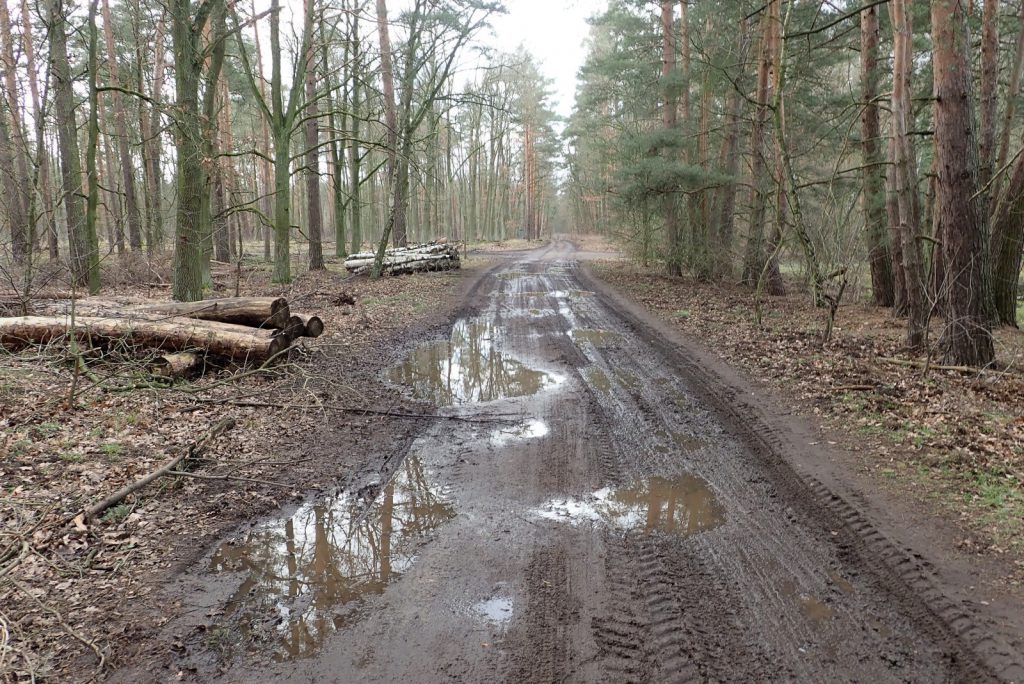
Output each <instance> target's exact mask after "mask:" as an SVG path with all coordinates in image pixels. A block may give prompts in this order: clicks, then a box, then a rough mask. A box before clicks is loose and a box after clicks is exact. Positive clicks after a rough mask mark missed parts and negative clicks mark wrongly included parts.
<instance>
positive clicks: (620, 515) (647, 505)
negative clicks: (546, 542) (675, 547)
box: [537, 475, 725, 537]
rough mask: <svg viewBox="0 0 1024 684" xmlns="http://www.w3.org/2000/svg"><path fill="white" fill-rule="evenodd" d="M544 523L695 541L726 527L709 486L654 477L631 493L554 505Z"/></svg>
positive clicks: (614, 491) (616, 491)
mask: <svg viewBox="0 0 1024 684" xmlns="http://www.w3.org/2000/svg"><path fill="white" fill-rule="evenodd" d="M537 515H538V516H539V517H541V518H546V519H549V520H558V521H563V522H568V523H570V524H579V523H582V522H598V523H602V524H605V525H609V526H611V527H614V528H617V529H620V530H641V531H643V532H647V533H651V532H662V533H666V534H674V535H680V536H684V537H685V536H690V535H694V534H699V533H700V532H705V531H707V530H710V529H713V528H715V527H718V526H719V525H721V524H722V523H723V522H724V520H725V514H724V510H723V509H722V507H721V505H719V503H718V501H717V500H716V499H715V496H714V494H713V493H712V492H711V490H710V489H708V486H707V483H706V482H704V481H703V480H701V479H700V478H698V477H694V476H692V475H680V476H677V477H673V478H664V477H652V478H650V479H648V480H643V481H641V482H637V483H635V484H632V485H630V486H628V487H615V488H612V487H604V488H602V489H599V490H597V491H595V492H593V493H592V494H591V495H590V496H588V497H586V498H584V499H563V500H559V501H552V502H550V503H548V504H546V505H545V506H543V507H541V508H540V509H539V510H538V511H537Z"/></svg>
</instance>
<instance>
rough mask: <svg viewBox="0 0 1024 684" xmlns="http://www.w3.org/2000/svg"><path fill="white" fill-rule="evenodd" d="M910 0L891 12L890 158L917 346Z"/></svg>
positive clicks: (922, 322)
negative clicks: (911, 130)
mask: <svg viewBox="0 0 1024 684" xmlns="http://www.w3.org/2000/svg"><path fill="white" fill-rule="evenodd" d="M910 9H911V8H910V0H893V1H892V2H891V3H890V5H889V13H890V17H891V20H892V25H893V88H892V126H893V133H892V135H893V140H894V142H893V144H892V145H891V146H890V149H891V150H892V152H893V158H892V160H891V163H892V168H893V173H894V174H895V177H896V178H895V190H896V199H897V202H898V204H899V221H900V223H899V226H898V228H897V231H898V234H899V236H900V251H901V253H902V257H903V277H904V282H905V283H906V288H907V317H908V321H907V346H908V347H910V348H911V349H919V348H921V347H922V346H923V345H924V342H925V336H926V334H927V332H928V318H929V315H928V303H927V300H926V296H925V292H926V290H925V274H924V264H923V263H922V260H921V247H920V244H919V243H918V241H917V239H916V238H917V235H918V232H919V231H920V226H921V206H920V204H921V202H920V198H919V197H918V195H917V161H916V158H915V154H914V147H913V143H912V141H911V138H910V133H909V131H910V129H911V126H910V120H911V116H912V111H913V109H912V108H911V92H910V74H911V70H912V68H913V26H912V24H911V17H912V13H911V11H910Z"/></svg>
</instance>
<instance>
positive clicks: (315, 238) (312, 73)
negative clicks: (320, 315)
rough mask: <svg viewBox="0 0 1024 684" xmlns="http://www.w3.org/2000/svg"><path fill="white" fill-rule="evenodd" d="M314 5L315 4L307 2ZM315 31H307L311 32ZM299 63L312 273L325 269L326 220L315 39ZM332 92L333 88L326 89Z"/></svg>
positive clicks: (310, 27)
mask: <svg viewBox="0 0 1024 684" xmlns="http://www.w3.org/2000/svg"><path fill="white" fill-rule="evenodd" d="M306 2H307V3H312V2H313V0H306ZM307 16H309V17H310V18H312V12H309V11H307ZM312 30H313V27H312V26H309V27H307V31H310V32H311V31H312ZM300 59H305V60H306V61H307V64H306V110H305V113H304V116H305V117H306V173H305V176H306V206H307V207H308V209H307V212H306V214H307V226H306V228H307V231H308V232H307V234H308V236H309V270H311V271H321V270H323V268H324V251H323V232H324V227H323V224H324V220H323V209H322V207H321V204H320V124H319V122H318V121H317V116H319V114H318V106H317V101H316V100H317V93H316V69H315V68H314V65H315V64H316V61H317V60H316V51H315V50H314V48H313V41H312V39H310V40H309V44H308V47H307V50H306V54H305V55H304V56H303V57H301V58H300ZM327 87H328V88H330V85H328V86H327Z"/></svg>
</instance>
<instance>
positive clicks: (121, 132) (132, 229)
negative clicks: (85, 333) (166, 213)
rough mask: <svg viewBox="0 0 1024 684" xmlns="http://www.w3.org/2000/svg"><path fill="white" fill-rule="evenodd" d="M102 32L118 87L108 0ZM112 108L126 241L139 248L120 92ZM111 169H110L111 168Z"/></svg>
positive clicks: (139, 224) (111, 75) (139, 217)
mask: <svg viewBox="0 0 1024 684" xmlns="http://www.w3.org/2000/svg"><path fill="white" fill-rule="evenodd" d="M103 34H104V36H105V38H106V44H107V73H108V74H109V78H110V85H111V86H114V87H120V85H121V81H120V78H119V76H118V67H117V52H116V51H115V50H114V28H113V24H112V20H111V18H110V3H109V0H103ZM110 95H111V101H112V105H113V108H114V129H115V131H116V132H117V148H118V156H119V157H120V160H121V184H122V186H123V191H124V199H125V209H126V211H127V213H128V245H129V247H131V249H132V251H139V250H140V249H142V215H141V214H140V213H139V201H138V198H137V197H136V193H135V165H134V163H133V162H132V155H131V149H130V148H129V146H128V123H127V117H126V116H125V111H124V101H123V100H122V99H121V93H119V92H117V91H113V92H111V94H110ZM111 173H113V171H112V170H111Z"/></svg>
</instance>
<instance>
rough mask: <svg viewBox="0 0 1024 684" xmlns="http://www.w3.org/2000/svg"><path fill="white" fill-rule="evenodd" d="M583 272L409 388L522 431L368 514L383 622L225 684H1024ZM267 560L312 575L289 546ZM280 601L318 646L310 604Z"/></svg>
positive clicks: (754, 420)
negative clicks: (428, 513)
mask: <svg viewBox="0 0 1024 684" xmlns="http://www.w3.org/2000/svg"><path fill="white" fill-rule="evenodd" d="M571 257H572V248H571V246H569V245H568V244H567V243H556V244H555V245H554V246H552V247H550V248H549V249H547V250H543V251H539V252H535V253H530V254H529V255H526V256H524V257H522V258H521V259H519V260H517V261H516V262H515V263H514V264H509V265H508V266H506V267H505V268H503V269H502V270H501V271H499V272H498V273H497V274H496V275H495V276H494V277H493V278H491V279H490V280H491V282H490V284H489V285H488V286H484V287H483V288H482V289H481V291H480V293H479V294H478V296H477V298H476V301H475V302H474V307H475V310H474V312H473V315H471V316H470V315H468V316H467V318H466V319H464V320H463V321H461V322H460V323H459V324H457V325H456V328H455V332H453V335H452V339H451V340H450V341H449V342H448V344H447V345H444V344H441V345H440V346H437V345H435V346H434V347H431V349H432V350H435V351H430V352H424V353H420V354H419V355H418V356H416V359H418V360H417V361H416V363H415V364H412V365H411V366H409V367H408V368H406V369H405V370H403V373H404V375H403V378H405V379H406V380H405V381H407V382H409V383H411V384H412V385H413V386H415V387H416V391H417V392H420V391H425V392H429V391H430V389H429V388H430V387H432V386H434V385H436V386H437V388H438V389H437V392H438V394H437V396H438V397H444V402H442V403H450V404H452V405H451V406H447V407H445V408H442V409H441V410H442V411H444V412H449V413H454V414H457V415H469V414H473V415H474V416H476V417H487V416H491V417H493V418H496V419H499V420H504V421H506V422H504V423H493V424H491V423H471V422H461V423H458V422H455V423H453V422H447V421H438V422H436V423H435V424H434V425H432V426H430V427H428V428H426V429H425V431H424V432H423V433H422V434H421V435H420V437H419V438H418V439H417V440H416V441H415V442H413V443H412V444H411V445H410V447H409V452H408V454H406V455H405V458H406V459H414V460H415V463H416V464H417V466H418V469H417V471H416V472H417V476H416V478H415V481H413V480H410V479H409V478H406V479H403V480H401V481H400V482H399V494H397V495H396V494H395V493H394V492H395V487H394V486H390V487H389V486H388V485H387V484H386V481H384V482H380V483H377V485H378V486H377V487H376V490H379V491H382V492H387V491H391V494H389V495H388V496H389V497H390V499H388V500H382V499H381V498H380V496H381V495H378V499H377V500H375V502H374V504H373V506H378V507H381V506H385V505H386V507H384V508H382V509H381V510H382V511H383V512H382V513H381V512H374V513H373V515H370V516H368V517H367V519H368V520H371V521H377V520H380V521H382V522H380V523H379V524H380V525H381V529H376V528H374V529H370V530H368V531H367V532H366V534H367V535H368V537H367V538H368V539H370V540H371V542H372V543H371V546H372V554H371V557H370V560H367V561H365V562H363V563H362V565H360V567H364V566H365V567H366V571H367V572H369V573H371V574H373V573H376V574H375V575H374V577H377V576H380V580H381V581H380V582H378V583H377V584H375V585H374V586H375V587H378V590H375V592H373V594H372V595H365V596H363V595H360V596H358V597H357V598H347V599H346V601H348V602H349V605H346V606H345V607H344V613H345V614H346V615H350V614H352V613H353V612H354V611H353V607H352V606H353V604H355V605H357V607H358V611H355V613H356V614H357V616H358V617H357V618H353V619H351V620H350V621H348V622H346V623H344V626H343V627H342V628H339V629H337V630H336V631H335V632H333V633H332V634H330V635H328V636H326V637H324V638H323V639H322V641H321V642H318V650H317V652H316V654H315V655H313V656H312V657H306V658H303V659H288V658H283V659H281V660H280V662H275V663H271V662H265V661H263V660H261V659H260V651H259V650H255V649H252V650H250V651H249V652H247V653H244V654H235V655H234V657H233V659H232V660H230V661H229V662H228V663H227V665H228V666H229V667H228V668H227V670H226V672H225V673H224V674H223V675H222V677H223V678H224V679H228V680H233V681H248V680H260V679H267V678H271V679H274V680H276V681H309V680H315V681H338V682H346V681H356V680H359V681H382V682H384V681H387V682H391V681H403V680H405V681H410V682H411V681H415V682H434V681H493V680H501V679H503V680H506V681H511V682H556V681H574V682H575V681H579V682H598V681H601V682H604V681H614V682H698V681H768V680H771V681H778V680H801V681H826V680H827V681H871V682H888V681H892V682H896V681H986V680H995V679H1005V680H1009V681H1015V680H1016V681H1020V680H1021V679H1022V678H1024V675H1022V672H1024V671H1022V669H1021V666H1020V664H1019V663H1020V658H1019V654H1018V653H1016V652H1015V650H1014V649H1013V648H1012V647H1011V646H1009V645H1008V644H1007V643H1006V642H1005V640H1003V639H1001V638H998V637H996V636H994V635H993V634H991V633H989V632H987V631H986V630H984V629H983V628H982V627H981V626H979V624H978V622H977V621H976V620H975V619H974V618H973V617H972V616H971V615H970V614H969V612H967V611H966V610H965V609H964V608H963V607H962V606H959V605H956V604H954V603H953V602H952V601H950V600H949V599H947V598H946V597H945V596H944V595H943V594H942V593H941V592H940V591H939V590H938V589H937V587H936V584H935V583H934V582H933V581H932V579H931V569H930V568H929V567H928V566H927V565H926V564H924V563H923V562H921V561H920V559H918V558H915V557H913V556H912V555H910V554H908V553H907V552H905V551H904V550H903V549H901V548H899V547H898V546H897V545H896V544H894V543H893V542H892V541H890V540H889V539H887V538H886V537H885V536H884V535H882V534H881V533H879V532H878V531H877V530H876V529H875V528H874V527H873V526H872V525H871V523H870V521H869V520H868V519H867V518H866V517H865V516H863V515H862V514H861V513H860V512H859V510H858V509H857V508H856V507H854V506H853V505H851V504H850V503H849V502H848V501H846V500H844V499H842V498H840V497H838V496H836V495H835V494H833V493H832V492H831V491H829V489H828V488H827V487H826V486H825V485H823V484H822V483H821V482H819V481H816V480H813V479H812V478H809V477H807V476H804V475H801V474H800V473H798V472H797V471H796V470H795V469H794V468H793V467H792V466H791V465H790V464H789V462H788V461H787V459H786V449H791V448H793V445H792V444H789V443H787V442H786V441H785V440H784V439H782V437H781V436H780V435H779V434H778V433H776V432H774V431H773V430H772V429H771V427H770V426H768V425H766V424H764V423H763V422H761V421H760V419H759V417H758V416H757V415H756V413H755V412H753V411H751V410H749V409H748V408H747V407H746V405H745V404H744V402H743V400H742V397H740V396H738V395H737V393H736V392H735V391H734V390H733V389H731V388H730V387H729V386H727V385H722V384H720V383H719V382H718V380H717V379H716V378H715V377H714V376H712V375H711V374H709V373H708V372H706V371H705V370H704V369H702V368H701V366H700V363H699V361H698V360H697V359H696V358H694V357H693V356H691V355H690V354H689V353H688V352H687V350H686V349H682V348H679V347H677V346H676V345H673V344H671V343H670V342H668V341H667V340H666V339H665V338H663V337H662V336H660V335H659V334H658V333H657V332H656V331H655V330H653V329H651V328H650V327H648V326H646V325H645V324H644V323H643V321H641V320H640V319H639V318H637V317H636V316H634V315H633V314H631V313H629V312H628V311H623V310H621V308H620V307H618V306H617V305H616V303H615V301H613V299H611V298H610V297H609V296H608V295H607V294H605V293H603V292H602V291H601V289H600V286H599V285H598V284H596V283H594V282H592V281H590V280H589V279H588V278H587V276H586V275H585V274H584V273H582V272H581V271H580V270H579V269H578V267H577V265H576V264H575V262H573V261H572V259H571ZM481 396H485V397H487V398H488V399H491V400H490V401H486V402H484V403H477V402H473V401H468V400H467V401H461V400H460V399H459V398H460V397H481ZM509 416H512V418H509ZM403 472H404V471H403ZM424 497H426V498H427V499H430V500H431V501H433V502H436V503H435V504H434V508H435V509H437V506H443V507H446V508H444V510H445V511H447V510H449V508H450V510H452V511H453V513H452V514H451V516H450V519H449V517H445V519H444V520H443V521H441V522H439V523H438V524H436V525H431V526H429V527H426V526H423V529H424V530H429V531H425V532H417V530H419V529H420V528H418V527H416V526H415V524H414V523H416V521H415V520H412V519H406V518H402V517H401V516H403V515H405V513H404V512H405V511H409V512H410V515H413V516H415V515H416V514H417V512H418V511H420V510H421V508H422V506H420V507H417V501H419V500H420V499H421V498H424ZM382 502H383V503H382ZM375 510H376V509H375ZM403 530H407V531H411V532H409V533H402V531H403ZM350 533H351V530H349V531H345V530H335V531H334V535H335V537H337V539H335V537H332V536H331V535H325V539H330V540H331V541H329V542H325V543H328V544H331V545H332V546H331V548H332V550H333V551H334V552H338V548H337V547H338V545H341V546H344V544H345V541H344V540H345V536H346V534H350ZM400 533H401V534H400ZM395 536H401V537H402V539H403V540H404V541H403V542H402V543H403V544H404V546H402V547H401V549H396V548H393V547H392V546H390V544H392V543H393V542H392V541H391V539H392V538H393V537H395ZM350 546H351V545H350ZM399 551H400V552H401V554H400V557H401V559H402V560H403V564H402V565H401V566H400V567H398V568H397V569H396V568H394V567H392V562H391V560H392V557H393V556H394V557H396V558H397V557H399ZM263 554H264V555H269V556H273V555H274V554H278V555H282V554H283V555H284V556H289V554H290V557H289V558H288V559H287V562H291V563H292V566H288V567H293V568H294V567H299V568H300V569H301V563H302V558H301V557H300V558H298V560H296V558H295V556H296V555H298V556H301V553H298V554H297V553H296V552H294V551H293V550H289V548H288V547H286V546H284V545H281V546H279V547H275V548H270V549H264V550H263ZM261 557H262V556H261ZM318 557H319V558H323V554H322V553H321V554H320V555H319V556H317V554H315V553H313V554H311V555H310V559H311V560H310V561H309V562H310V563H315V562H318V561H317V560H316V559H317V558H318ZM287 562H286V561H285V560H279V561H278V562H277V566H275V567H282V566H287ZM270 564H271V565H273V562H270ZM350 565H355V564H353V563H350ZM385 566H386V567H387V568H388V575H387V577H385V576H384V575H383V574H382V570H381V568H382V567H385ZM254 572H255V571H254ZM292 574H295V573H294V572H293V573H292ZM321 574H323V573H321ZM343 579H346V581H348V579H347V578H343ZM247 581H249V582H254V583H255V584H256V585H257V586H259V583H260V582H261V579H260V577H252V576H250V577H249V578H247ZM264 581H265V580H264ZM273 600H274V601H276V602H277V605H278V606H279V607H281V606H283V608H282V609H281V610H280V611H279V612H280V614H281V615H283V616H284V617H283V618H282V619H283V620H284V621H285V622H286V623H287V624H286V625H285V627H283V628H282V629H292V630H294V629H295V628H296V627H295V624H294V622H295V621H296V620H300V621H301V620H302V619H303V618H302V616H299V617H298V618H296V617H295V613H294V611H290V610H289V606H291V605H293V604H295V602H296V600H297V599H296V598H295V597H294V596H287V595H278V596H276V597H275V598H274V599H273ZM496 607H497V608H496ZM309 610H310V614H315V615H316V616H319V617H318V619H321V620H322V619H323V616H324V615H332V614H338V613H340V612H341V611H342V606H339V605H330V603H329V602H325V603H324V604H323V605H319V604H317V603H316V601H314V602H313V608H311V609H309ZM233 614H234V613H232V612H231V610H228V611H227V613H226V616H225V618H224V621H225V624H230V621H231V620H232V619H233V618H232V617H231V616H232V615H233ZM234 619H236V620H237V619H240V618H237V617H236V618H234ZM289 620H290V621H291V622H288V621H289ZM301 626H302V625H301V624H300V625H299V627H300V628H301Z"/></svg>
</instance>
